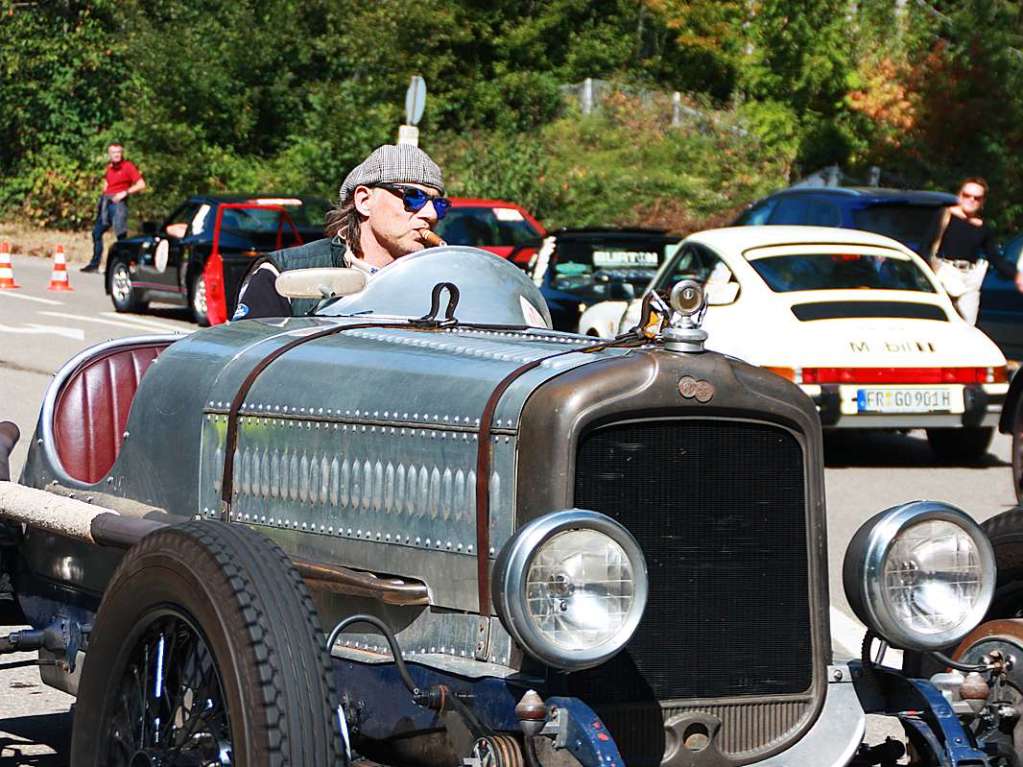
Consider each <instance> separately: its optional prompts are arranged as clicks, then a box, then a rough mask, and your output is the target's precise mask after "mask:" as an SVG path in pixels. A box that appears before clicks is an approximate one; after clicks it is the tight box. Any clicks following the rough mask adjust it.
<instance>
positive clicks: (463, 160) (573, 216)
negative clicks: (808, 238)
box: [431, 95, 787, 231]
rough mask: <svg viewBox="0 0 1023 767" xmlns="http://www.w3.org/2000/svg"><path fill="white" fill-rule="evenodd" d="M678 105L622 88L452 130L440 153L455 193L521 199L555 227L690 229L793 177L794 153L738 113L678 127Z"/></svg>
mask: <svg viewBox="0 0 1023 767" xmlns="http://www.w3.org/2000/svg"><path fill="white" fill-rule="evenodd" d="M670 114H671V110H670V104H669V103H668V102H667V100H666V99H659V98H648V99H643V98H641V97H633V96H625V95H617V96H614V97H612V98H611V99H610V100H609V101H608V102H606V103H605V105H604V108H603V109H602V110H601V111H600V112H598V113H595V114H591V115H589V116H586V117H583V116H581V115H579V114H578V113H575V112H569V113H568V114H566V115H565V116H563V117H561V118H558V119H556V120H554V121H552V122H551V123H549V124H548V125H546V126H544V127H542V128H540V129H538V130H536V131H532V132H528V133H515V134H491V135H489V136H488V135H484V134H477V135H474V136H471V137H467V138H461V139H457V138H454V137H452V138H451V140H449V141H442V142H440V144H439V147H438V150H437V151H436V152H435V154H436V156H437V157H438V159H439V160H440V161H441V162H442V165H443V167H444V169H445V173H446V174H447V177H448V180H449V192H450V193H452V194H456V195H465V196H479V197H503V198H506V199H512V200H515V201H517V202H520V203H521V204H523V205H524V206H525V207H527V208H529V209H530V210H532V211H533V212H535V213H536V214H537V215H538V216H540V217H541V218H542V219H543V220H544V223H545V224H546V225H548V226H549V227H560V226H601V225H620V226H657V227H663V228H667V229H671V230H674V231H691V230H693V229H695V228H698V227H700V226H701V225H703V224H704V223H706V222H708V221H714V222H715V223H716V222H719V221H721V220H723V219H725V220H726V219H728V218H729V215H728V214H729V213H731V212H733V211H735V210H737V209H738V208H739V207H741V206H742V205H743V204H744V203H746V202H748V201H749V200H751V199H753V198H755V197H756V196H758V195H761V194H764V193H766V192H768V191H771V190H773V189H775V188H777V187H778V186H781V185H784V184H785V182H786V178H785V174H786V172H787V163H786V162H785V161H784V160H783V159H776V158H773V157H765V152H764V151H763V149H762V147H761V146H760V144H759V142H758V141H757V140H756V139H755V138H753V137H752V136H750V135H749V134H748V132H747V131H746V130H745V128H744V127H743V126H742V124H741V123H740V121H739V120H738V118H737V117H736V116H735V115H734V114H733V113H730V112H712V111H710V110H706V109H705V110H704V114H705V115H706V119H705V120H704V121H701V122H690V123H687V124H685V125H683V126H681V127H678V128H673V127H671V125H670V119H669V118H670ZM431 151H433V150H431Z"/></svg>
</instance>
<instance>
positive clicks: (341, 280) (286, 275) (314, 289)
mask: <svg viewBox="0 0 1023 767" xmlns="http://www.w3.org/2000/svg"><path fill="white" fill-rule="evenodd" d="M366 280H367V277H366V273H365V272H360V271H359V270H358V269H331V268H326V269H292V270H290V271H287V272H282V273H281V275H280V276H279V277H278V278H277V281H276V282H275V283H274V287H275V288H277V292H278V293H280V294H281V295H282V296H284V297H285V298H314V299H324V298H338V297H340V296H350V295H352V294H353V293H358V292H359V291H361V290H362V289H363V288H365V287H366Z"/></svg>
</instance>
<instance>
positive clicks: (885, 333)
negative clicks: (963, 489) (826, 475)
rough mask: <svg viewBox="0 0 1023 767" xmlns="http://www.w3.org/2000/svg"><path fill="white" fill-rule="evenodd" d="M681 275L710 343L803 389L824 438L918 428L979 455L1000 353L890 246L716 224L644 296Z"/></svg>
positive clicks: (623, 320)
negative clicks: (702, 308)
mask: <svg viewBox="0 0 1023 767" xmlns="http://www.w3.org/2000/svg"><path fill="white" fill-rule="evenodd" d="M688 279H691V280H696V281H697V282H700V283H702V284H703V285H704V288H705V292H706V295H707V303H708V309H707V314H706V317H705V319H704V322H703V327H704V329H705V330H706V331H707V332H708V333H709V334H710V338H709V340H708V341H707V347H708V348H711V349H714V350H715V351H719V352H724V353H726V354H730V355H732V356H734V357H739V358H740V359H743V360H746V361H747V362H750V363H752V364H754V365H760V366H762V367H766V368H769V369H771V370H773V371H774V372H775V373H777V374H778V375H781V376H784V377H785V378H788V379H789V380H791V381H793V382H794V383H796V384H798V385H799V386H800V387H801V388H802V389H803V391H804V392H806V394H808V395H809V396H810V397H811V398H812V399H813V400H814V402H815V403H816V404H817V409H818V411H819V412H820V416H821V423H822V424H823V426H824V427H825V428H826V429H828V428H839V429H844V428H875V429H912V428H925V429H927V437H928V440H929V442H930V444H931V446H932V448H933V449H934V451H935V452H936V453H937V454H938V455H939V456H941V457H943V458H945V459H948V460H958V461H969V460H972V459H976V458H978V457H980V456H981V455H984V454H985V452H986V451H987V447H988V445H989V444H990V441H991V437H992V434H993V433H994V426H995V425H996V424H997V422H998V416H999V413H1000V411H1001V407H1002V402H1003V400H1004V398H1005V393H1006V392H1007V391H1008V388H1009V386H1008V383H1007V374H1006V363H1005V357H1004V356H1003V355H1002V353H1001V352H1000V351H999V350H998V347H997V346H995V344H994V343H993V342H992V341H991V340H990V339H989V338H988V337H987V336H986V335H984V334H983V333H982V332H981V331H979V330H977V329H976V328H975V327H973V326H971V325H969V324H967V323H966V322H964V321H963V320H962V319H961V318H960V317H959V315H958V314H957V313H956V310H955V309H954V308H953V306H952V303H951V301H950V300H949V298H948V296H947V295H946V293H945V291H944V290H943V289H942V287H941V285H940V283H939V282H938V280H937V279H936V278H935V276H934V274H933V273H932V272H931V270H930V269H929V268H928V267H927V265H926V264H925V263H924V261H923V260H921V259H920V257H919V256H917V255H916V254H915V253H913V252H912V251H910V250H908V249H907V248H906V247H904V246H903V245H901V244H899V243H898V242H896V241H895V240H892V239H889V238H887V237H883V236H881V235H876V234H871V233H869V232H860V231H856V230H851V229H837V228H822V227H810V226H744V227H733V228H727V229H712V230H709V231H705V232H699V233H697V234H693V235H691V236H690V237H688V238H686V240H684V241H683V242H682V243H681V245H680V246H679V248H678V250H677V251H676V252H675V255H674V256H673V257H671V258H669V259H668V260H667V261H665V263H664V264H663V265H662V266H661V268H660V269H659V270H658V271H657V274H656V276H655V277H654V278H653V281H652V282H651V283H650V285H649V286H648V288H647V291H648V292H649V291H650V290H656V291H658V292H659V293H662V292H665V291H670V290H671V288H672V287H673V286H674V285H675V284H676V283H677V282H679V281H680V280H688ZM664 294H665V295H666V293H664ZM640 304H641V301H640V299H639V298H637V299H636V300H634V301H632V302H630V303H628V304H627V303H626V302H624V301H606V302H604V303H601V304H596V305H594V306H592V307H590V308H589V309H588V310H587V311H586V312H585V313H584V314H583V315H582V317H581V318H580V332H582V333H587V334H589V335H596V336H609V335H613V334H614V333H616V332H620V331H622V330H626V329H628V328H631V327H634V326H635V325H636V324H637V323H638V322H639V318H640V317H639V315H640Z"/></svg>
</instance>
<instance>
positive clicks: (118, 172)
mask: <svg viewBox="0 0 1023 767" xmlns="http://www.w3.org/2000/svg"><path fill="white" fill-rule="evenodd" d="M140 178H142V174H141V173H139V169H138V168H136V167H135V163H133V162H132V161H131V160H121V161H120V162H109V163H107V188H106V189H104V190H103V194H117V193H118V192H127V191H128V189H129V188H130V187H131V185H132V184H134V183H135V182H136V181H138V180H139V179H140Z"/></svg>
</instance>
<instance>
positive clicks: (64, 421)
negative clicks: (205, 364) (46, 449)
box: [53, 341, 169, 483]
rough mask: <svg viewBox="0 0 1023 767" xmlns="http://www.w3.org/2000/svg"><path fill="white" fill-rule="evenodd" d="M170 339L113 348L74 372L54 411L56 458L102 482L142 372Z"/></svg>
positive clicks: (79, 475)
mask: <svg viewBox="0 0 1023 767" xmlns="http://www.w3.org/2000/svg"><path fill="white" fill-rule="evenodd" d="M168 343H169V342H167V341H160V342H159V343H154V344H138V345H134V346H130V347H125V348H121V349H111V350H110V351H109V352H107V353H105V354H100V355H99V356H97V357H93V358H92V359H90V360H88V361H87V362H85V363H83V364H82V365H81V366H80V367H79V368H78V370H76V371H75V372H74V373H72V374H71V377H70V378H68V380H67V382H66V383H65V384H64V388H63V389H61V391H60V394H58V395H57V404H56V407H55V408H54V413H53V437H54V441H55V442H56V448H57V456H58V457H59V458H60V462H61V464H62V465H63V466H64V471H66V472H67V473H68V474H69V475H70V476H72V477H74V478H75V479H77V480H80V481H82V482H90V483H92V482H98V481H99V480H101V479H102V478H103V477H105V476H106V475H107V473H108V472H109V471H110V469H111V468H112V467H113V465H114V460H115V459H116V458H117V453H118V452H119V451H120V449H121V443H122V442H123V441H124V427H125V425H126V424H127V423H128V413H129V411H130V410H131V402H132V400H133V399H134V397H135V391H136V390H137V389H138V386H139V381H141V380H142V376H143V374H144V373H145V372H146V370H147V369H148V368H149V366H150V364H152V362H153V360H155V359H156V358H157V357H158V356H159V355H160V352H162V351H163V350H164V349H166V348H167V346H168Z"/></svg>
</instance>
